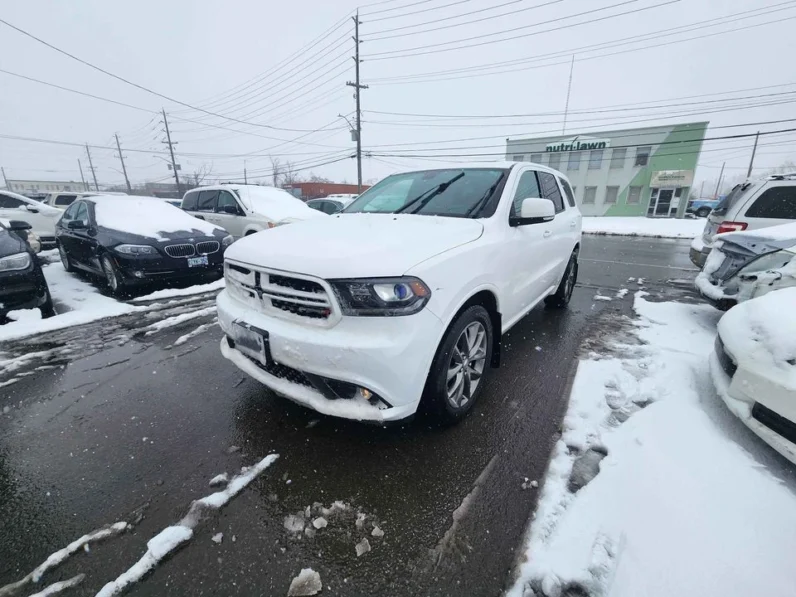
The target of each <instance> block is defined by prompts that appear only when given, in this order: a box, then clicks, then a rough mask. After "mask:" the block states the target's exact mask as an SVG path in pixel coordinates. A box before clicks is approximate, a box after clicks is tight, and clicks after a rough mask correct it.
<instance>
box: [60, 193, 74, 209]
mask: <svg viewBox="0 0 796 597" xmlns="http://www.w3.org/2000/svg"><path fill="white" fill-rule="evenodd" d="M75 199H77V195H58V196H57V197H56V198H55V205H57V206H59V207H66V206H67V205H72V203H74V202H75Z"/></svg>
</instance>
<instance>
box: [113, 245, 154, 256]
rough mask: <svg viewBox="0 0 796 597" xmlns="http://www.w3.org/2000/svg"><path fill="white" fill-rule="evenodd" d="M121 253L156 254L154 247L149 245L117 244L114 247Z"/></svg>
mask: <svg viewBox="0 0 796 597" xmlns="http://www.w3.org/2000/svg"><path fill="white" fill-rule="evenodd" d="M114 250H115V251H116V252H117V253H121V254H122V255H157V253H158V252H157V250H155V247H150V246H149V245H119V246H118V247H116V248H115V249H114Z"/></svg>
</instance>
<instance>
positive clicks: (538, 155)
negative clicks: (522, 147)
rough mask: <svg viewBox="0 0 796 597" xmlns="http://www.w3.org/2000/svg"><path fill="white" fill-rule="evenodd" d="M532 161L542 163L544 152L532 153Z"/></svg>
mask: <svg viewBox="0 0 796 597" xmlns="http://www.w3.org/2000/svg"><path fill="white" fill-rule="evenodd" d="M531 161H532V162H533V163H534V164H541V163H542V154H541V153H532V154H531Z"/></svg>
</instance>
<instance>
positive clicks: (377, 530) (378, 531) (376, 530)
mask: <svg viewBox="0 0 796 597" xmlns="http://www.w3.org/2000/svg"><path fill="white" fill-rule="evenodd" d="M370 534H371V535H373V536H374V537H384V531H382V530H381V529H380V528H379V527H373V530H372V531H371V532H370Z"/></svg>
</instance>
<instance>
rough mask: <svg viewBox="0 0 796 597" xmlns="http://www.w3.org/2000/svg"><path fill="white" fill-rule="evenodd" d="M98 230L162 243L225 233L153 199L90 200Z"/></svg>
mask: <svg viewBox="0 0 796 597" xmlns="http://www.w3.org/2000/svg"><path fill="white" fill-rule="evenodd" d="M90 201H91V202H92V203H94V216H95V219H96V221H97V226H98V227H100V228H105V229H106V230H115V231H118V232H119V233H121V234H131V235H136V236H139V237H146V238H154V239H156V240H159V241H165V240H176V239H178V238H186V237H190V236H215V235H216V233H217V232H219V231H220V232H223V234H222V236H226V232H224V229H223V228H221V227H219V226H216V225H214V224H211V223H210V222H207V221H205V220H200V219H199V218H195V217H193V216H192V215H191V214H189V213H187V212H184V211H182V210H181V209H180V208H179V207H174V206H173V205H171V204H169V203H166V202H165V201H163V200H161V199H157V198H154V197H127V196H125V197H116V196H109V197H90Z"/></svg>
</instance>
